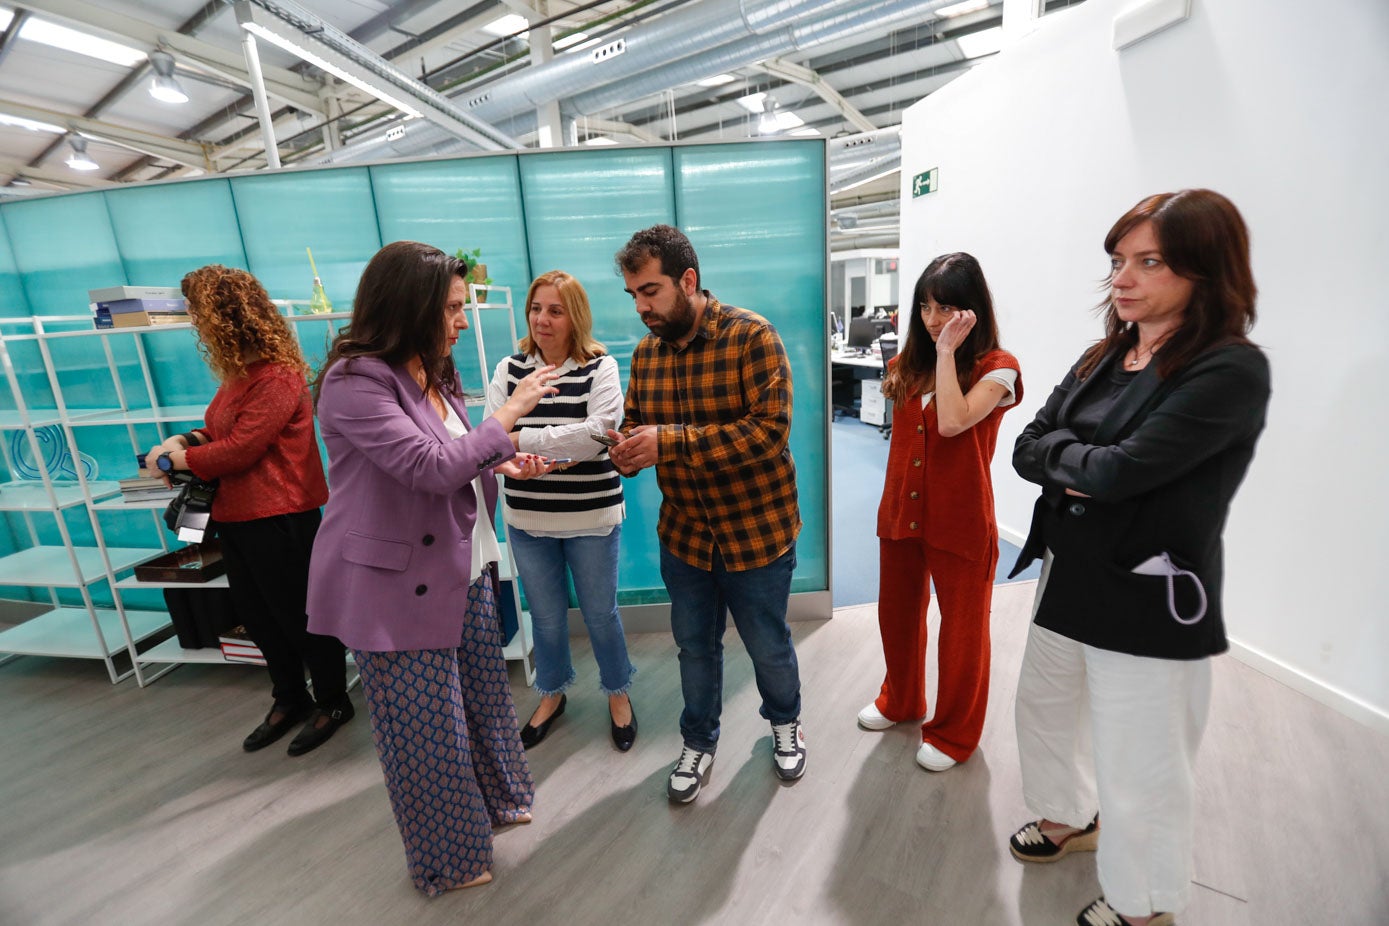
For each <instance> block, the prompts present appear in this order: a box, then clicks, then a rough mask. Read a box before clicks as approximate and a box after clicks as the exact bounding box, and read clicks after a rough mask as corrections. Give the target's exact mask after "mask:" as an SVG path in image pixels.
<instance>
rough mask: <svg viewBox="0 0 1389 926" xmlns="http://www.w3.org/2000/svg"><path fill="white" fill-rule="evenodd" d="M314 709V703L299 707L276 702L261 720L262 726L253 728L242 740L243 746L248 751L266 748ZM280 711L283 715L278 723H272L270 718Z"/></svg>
mask: <svg viewBox="0 0 1389 926" xmlns="http://www.w3.org/2000/svg"><path fill="white" fill-rule="evenodd" d="M311 710H313V705H312V704H302V705H300V706H298V707H285V706H284V705H281V704H276V705H275V706H274V707H272V708H271V709H270V713H268V714H266V715H265V719H264V720H262V721H261V722H260V726H258V727H256V728H255V729H254V730H252V731H251V732H250V733H249V734H248V735H247V737H246V738H245V739H244V740H242V741H241V748H242V749H244V750H246V751H247V752H255V751H256V750H257V749H264V748H265V747H266V746H269V745H270V744H271V743H273V742H275V740H277V739H279V738H280V737H282V736H284V735H285V734H286V733H288V732H289V731H290V730H291V729H292V728H293V727H294V726H295V725H296V724H298V723H299V722H300V721H302V720H303V719H304V718H305V717H307V716H309V711H311ZM276 711H280V712H281V713H282V714H283V715H284V716H282V717H281V718H280V720H279V722H278V723H271V722H270V718H271V717H273V716H274V715H275V712H276Z"/></svg>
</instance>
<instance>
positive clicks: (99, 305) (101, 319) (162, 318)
mask: <svg viewBox="0 0 1389 926" xmlns="http://www.w3.org/2000/svg"><path fill="white" fill-rule="evenodd" d="M87 298H88V299H90V300H91V301H92V304H93V305H94V306H95V311H96V326H97V327H98V328H138V327H143V326H146V325H170V324H178V323H181V322H186V321H188V303H187V301H186V300H185V299H184V298H183V292H182V291H181V290H180V289H179V288H178V287H177V286H107V287H105V288H104V289H89V290H87Z"/></svg>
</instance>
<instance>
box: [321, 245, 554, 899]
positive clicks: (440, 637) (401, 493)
mask: <svg viewBox="0 0 1389 926" xmlns="http://www.w3.org/2000/svg"><path fill="white" fill-rule="evenodd" d="M465 273H466V270H465V267H464V265H463V263H462V262H461V261H458V260H455V259H454V258H451V257H449V256H448V255H446V254H445V253H444V252H443V251H440V250H439V249H437V248H434V247H430V246H429V245H426V244H419V243H417V242H413V241H397V242H395V243H394V244H389V245H387V246H386V247H384V248H382V249H381V250H380V251H378V252H377V254H376V256H375V257H373V258H372V259H371V262H370V263H368V264H367V267H366V270H365V271H364V272H363V273H362V279H361V282H360V283H359V284H358V286H357V297H356V300H355V302H354V304H353V312H352V321H351V323H350V324H349V325H348V327H346V328H344V329H343V330H342V331H341V332H340V333H339V334H338V336H337V338H336V339H335V340H334V341H333V345H332V347H331V349H330V350H329V352H328V358H327V360H326V362H325V363H324V366H323V370H322V372H320V373H319V376H318V381H317V382H316V383H315V389H316V392H317V397H318V416H319V422H320V426H321V428H322V433H323V442H324V444H325V445H326V446H327V448H328V481H329V484H330V485H331V486H332V494H331V495H330V496H329V499H328V505H327V508H326V509H325V511H324V516H323V525H322V527H321V528H320V529H319V532H318V537H317V540H316V541H315V543H314V550H313V559H312V562H311V564H310V567H309V601H308V611H309V627H310V629H311V630H313V631H314V632H315V633H321V634H331V635H332V636H335V637H337V638H338V639H340V640H342V642H343V643H345V644H346V645H347V646H348V647H349V648H350V649H351V650H352V651H353V656H354V658H355V659H356V662H357V667H358V669H359V670H360V672H361V678H362V692H363V694H364V695H365V699H366V704H367V712H368V714H369V715H370V717H371V726H372V731H373V734H374V738H375V742H376V751H377V754H378V755H379V756H380V758H381V768H382V771H383V772H384V774H385V778H386V790H387V791H388V792H389V794H390V798H391V809H392V810H393V811H394V812H395V817H396V822H397V824H399V826H400V833H401V838H402V839H403V840H404V843H405V855H406V861H407V863H408V866H409V869H410V877H411V880H412V881H413V882H414V884H415V887H417V888H418V889H420V890H422V891H424V892H425V893H426V894H428V895H430V896H434V895H437V894H439V893H442V892H443V891H446V890H450V889H452V888H458V887H471V886H473V885H477V884H485V883H487V882H488V881H490V880H491V879H492V875H491V867H492V830H493V828H494V827H497V826H504V825H506V824H510V823H526V822H529V821H530V807H531V800H532V798H533V797H534V794H535V786H534V784H533V782H532V780H531V775H530V769H529V767H528V766H527V765H526V758H525V752H524V750H523V748H522V746H521V739H520V734H519V731H518V729H517V724H516V708H515V706H514V705H513V704H512V701H511V689H510V687H509V686H508V683H507V671H506V662H505V660H504V658H503V656H502V644H501V634H500V632H499V629H498V620H497V608H496V599H495V597H494V582H495V581H496V579H495V577H496V572H495V567H496V561H497V558H498V554H499V552H500V551H499V547H498V545H497V539H496V535H495V534H494V532H493V528H492V523H493V515H494V512H495V509H496V504H497V486H496V478H495V476H494V475H493V474H494V472H501V473H503V474H505V475H507V476H509V477H511V478H513V479H528V478H530V477H533V476H537V475H541V474H543V473H545V472H546V471H547V467H546V465H545V464H544V462H543V461H542V460H541V458H539V457H536V456H533V455H530V454H522V455H519V456H518V455H517V453H516V448H515V447H514V446H513V445H512V443H511V438H510V437H509V436H508V435H509V432H510V431H511V429H512V428H513V427H515V425H516V421H517V419H519V418H521V417H522V416H524V415H525V414H526V413H528V412H529V411H530V410H531V409H532V408H534V407H535V405H536V403H537V402H539V401H540V399H541V397H542V396H543V395H546V394H550V393H553V392H554V391H555V390H554V388H553V387H551V386H547V385H546V384H547V383H548V382H549V380H550V379H551V378H552V377H553V376H554V373H553V369H554V368H553V367H548V366H547V367H542V368H540V369H538V370H536V371H535V372H534V373H532V374H531V375H530V376H527V377H526V378H525V379H524V380H522V381H521V382H520V383H519V384H518V385H517V388H516V390H515V392H513V393H512V395H511V398H510V399H509V400H508V401H507V403H506V404H505V405H503V406H502V407H500V408H498V409H497V411H496V412H495V414H493V416H492V417H490V418H488V419H486V420H484V421H483V422H482V423H481V424H479V425H478V426H477V427H472V426H471V425H470V424H469V422H468V414H467V412H466V411H465V409H464V407H463V393H462V389H461V386H460V385H459V380H458V374H457V372H456V371H455V370H454V366H453V358H452V353H451V351H452V348H453V345H454V344H455V343H457V341H458V335H459V333H460V332H462V331H465V330H467V327H468V321H467V316H466V312H465V303H466V298H467V287H466V284H465V282H464V274H465ZM483 502H485V503H486V508H485V509H483V508H481V505H482V503H483Z"/></svg>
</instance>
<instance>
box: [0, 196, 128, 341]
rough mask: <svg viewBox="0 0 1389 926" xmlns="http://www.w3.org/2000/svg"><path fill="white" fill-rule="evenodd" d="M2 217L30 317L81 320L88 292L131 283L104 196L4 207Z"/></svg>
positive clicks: (42, 201) (41, 200)
mask: <svg viewBox="0 0 1389 926" xmlns="http://www.w3.org/2000/svg"><path fill="white" fill-rule="evenodd" d="M4 211H5V226H6V228H7V229H8V230H9V233H10V245H11V246H12V247H13V249H14V260H15V266H16V267H17V268H18V269H19V273H20V275H21V276H22V277H23V280H24V292H25V294H26V295H27V296H28V297H29V309H30V311H31V312H33V313H34V314H35V315H84V314H86V313H88V312H89V311H90V309H89V308H88V305H89V303H88V301H87V290H89V289H99V288H101V287H103V286H121V285H123V284H126V283H129V282H130V281H129V280H127V279H126V277H125V265H124V264H123V263H122V262H121V255H120V251H119V249H117V247H116V236H115V233H114V232H113V231H112V230H111V217H110V214H109V213H108V212H107V211H106V197H105V196H104V195H103V194H101V193H99V192H97V193H73V194H69V195H66V196H51V197H47V198H45V199H34V200H27V201H24V202H15V203H6V204H5V207H4Z"/></svg>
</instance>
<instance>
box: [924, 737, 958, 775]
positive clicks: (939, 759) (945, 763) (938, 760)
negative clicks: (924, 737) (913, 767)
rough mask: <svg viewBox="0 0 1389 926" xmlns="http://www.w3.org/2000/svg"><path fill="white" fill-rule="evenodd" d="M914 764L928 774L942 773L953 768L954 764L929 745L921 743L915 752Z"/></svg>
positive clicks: (950, 759)
mask: <svg viewBox="0 0 1389 926" xmlns="http://www.w3.org/2000/svg"><path fill="white" fill-rule="evenodd" d="M916 764H917V765H919V766H921V767H922V768H924V769H926V771H928V772H943V771H945V770H946V769H948V768H954V767H955V765H956V762H955V760H954V759H952V758H950V757H949V756H947V755H946V754H945V753H943V752H941V751H940V750H939V749H937V748H936V747H934V746H932V745H931V744H930V743H922V744H921V748H920V749H918V750H917V751H916Z"/></svg>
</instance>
